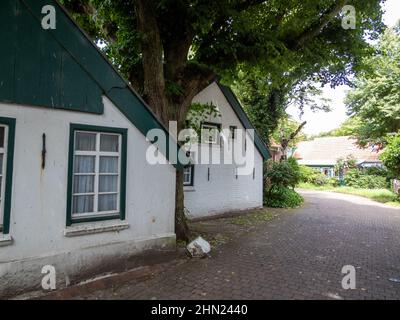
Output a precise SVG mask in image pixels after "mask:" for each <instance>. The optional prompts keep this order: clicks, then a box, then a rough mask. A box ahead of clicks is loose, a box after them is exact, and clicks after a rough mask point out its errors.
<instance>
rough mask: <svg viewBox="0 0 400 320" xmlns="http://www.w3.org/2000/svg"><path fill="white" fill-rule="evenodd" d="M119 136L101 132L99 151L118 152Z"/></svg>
mask: <svg viewBox="0 0 400 320" xmlns="http://www.w3.org/2000/svg"><path fill="white" fill-rule="evenodd" d="M118 144H119V136H118V135H111V134H102V135H101V138H100V151H107V152H118Z"/></svg>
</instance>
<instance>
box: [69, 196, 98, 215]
mask: <svg viewBox="0 0 400 320" xmlns="http://www.w3.org/2000/svg"><path fill="white" fill-rule="evenodd" d="M93 199H94V198H93V196H74V197H73V201H72V213H86V212H88V213H89V212H93V202H94V201H93Z"/></svg>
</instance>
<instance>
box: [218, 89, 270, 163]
mask: <svg viewBox="0 0 400 320" xmlns="http://www.w3.org/2000/svg"><path fill="white" fill-rule="evenodd" d="M217 85H218V87H219V88H220V89H221V91H222V93H223V94H224V96H225V98H226V100H228V103H229V104H230V105H231V106H232V109H233V111H234V112H235V113H236V116H237V117H238V118H239V120H240V122H241V123H242V125H243V127H244V128H245V129H249V130H250V129H253V130H254V144H255V146H256V148H257V150H258V151H259V152H260V154H261V155H262V157H263V158H264V159H265V160H268V159H269V158H271V154H270V152H269V150H268V148H267V145H266V144H265V142H264V141H263V140H262V139H261V137H260V135H259V134H258V132H257V130H256V129H255V128H254V126H253V125H252V124H251V122H250V119H249V118H248V116H247V114H246V112H245V111H244V110H243V107H242V105H241V104H240V102H239V100H238V98H237V97H236V95H235V94H234V93H233V91H232V89H231V88H229V87H227V86H224V85H222V84H221V83H219V82H218V81H217Z"/></svg>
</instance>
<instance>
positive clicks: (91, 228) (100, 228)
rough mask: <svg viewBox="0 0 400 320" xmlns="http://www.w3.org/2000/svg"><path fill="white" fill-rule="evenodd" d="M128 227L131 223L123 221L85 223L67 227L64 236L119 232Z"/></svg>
mask: <svg viewBox="0 0 400 320" xmlns="http://www.w3.org/2000/svg"><path fill="white" fill-rule="evenodd" d="M128 228H129V224H128V223H126V222H121V221H119V222H115V221H114V222H112V223H110V222H109V223H101V224H93V223H92V224H83V225H77V226H71V227H67V228H66V229H64V236H66V237H67V238H71V237H79V236H85V235H90V234H97V233H105V232H119V231H122V230H125V229H128Z"/></svg>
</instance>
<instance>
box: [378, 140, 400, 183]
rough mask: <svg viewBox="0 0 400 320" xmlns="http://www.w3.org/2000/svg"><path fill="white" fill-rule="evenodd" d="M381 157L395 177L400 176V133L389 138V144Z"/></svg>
mask: <svg viewBox="0 0 400 320" xmlns="http://www.w3.org/2000/svg"><path fill="white" fill-rule="evenodd" d="M381 159H382V161H383V164H384V165H385V166H386V168H388V169H389V170H390V171H391V172H392V173H393V175H394V177H395V178H400V133H398V134H397V135H396V136H393V137H390V138H388V144H387V146H386V148H385V150H384V151H383V153H382V155H381Z"/></svg>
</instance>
